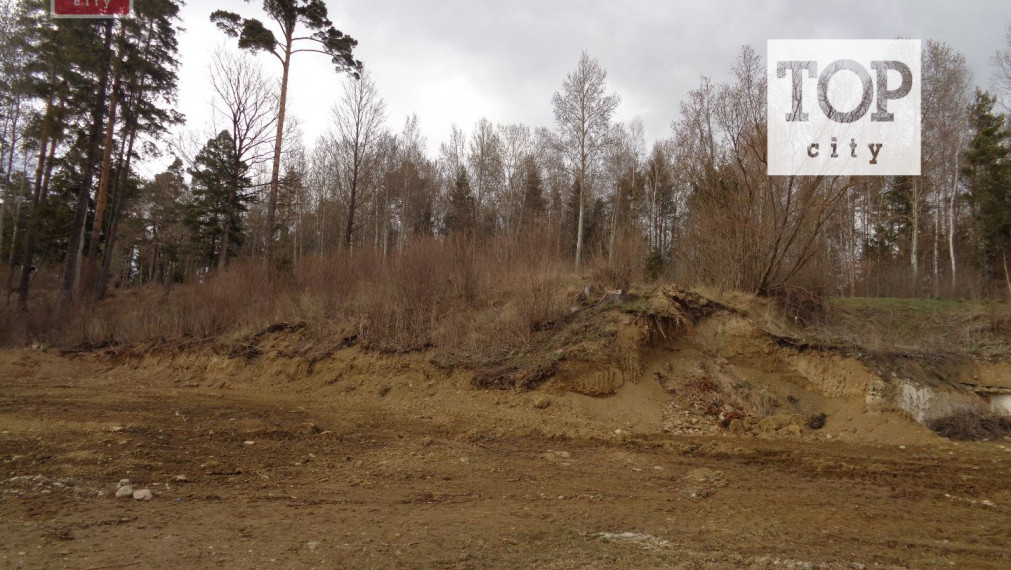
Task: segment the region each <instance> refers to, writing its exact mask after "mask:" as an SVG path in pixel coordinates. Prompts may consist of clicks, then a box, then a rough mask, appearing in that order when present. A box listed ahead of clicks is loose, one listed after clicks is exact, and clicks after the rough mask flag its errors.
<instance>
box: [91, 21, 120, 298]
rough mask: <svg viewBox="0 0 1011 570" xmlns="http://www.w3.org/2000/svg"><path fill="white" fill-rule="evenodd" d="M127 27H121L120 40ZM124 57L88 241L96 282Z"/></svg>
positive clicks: (115, 74) (115, 79)
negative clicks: (99, 243) (99, 244)
mask: <svg viewBox="0 0 1011 570" xmlns="http://www.w3.org/2000/svg"><path fill="white" fill-rule="evenodd" d="M124 29H125V28H120V34H119V37H120V41H122V39H123V35H124V32H123V30H124ZM122 76H123V74H122V58H121V57H119V56H117V57H116V61H115V64H114V66H113V80H112V93H111V94H110V95H109V117H108V120H107V124H106V127H105V143H104V149H103V153H102V173H101V175H100V176H99V179H98V194H97V195H96V196H95V219H94V221H93V222H92V224H91V241H90V242H89V243H88V268H87V271H86V276H85V277H86V278H85V282H86V283H87V286H91V285H92V284H94V279H95V276H96V273H97V270H98V242H99V240H100V239H101V237H102V228H103V227H104V224H105V208H106V202H108V201H109V177H110V176H111V173H112V141H113V135H114V134H115V131H116V111H117V110H118V109H117V107H118V105H119V87H120V82H121V80H122Z"/></svg>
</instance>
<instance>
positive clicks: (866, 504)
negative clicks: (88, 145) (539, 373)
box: [0, 320, 1011, 569]
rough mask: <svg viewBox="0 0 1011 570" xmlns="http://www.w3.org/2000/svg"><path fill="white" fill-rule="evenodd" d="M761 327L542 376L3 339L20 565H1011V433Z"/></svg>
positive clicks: (1, 559) (4, 493) (13, 524)
mask: <svg viewBox="0 0 1011 570" xmlns="http://www.w3.org/2000/svg"><path fill="white" fill-rule="evenodd" d="M740 326H741V323H739V322H735V321H732V320H723V321H714V322H713V324H712V325H708V328H707V327H699V328H697V329H696V330H695V331H694V333H693V334H694V336H695V337H696V338H695V339H694V340H692V341H691V342H687V341H685V342H681V341H678V342H679V343H681V344H678V343H674V344H667V345H663V346H656V347H654V348H651V349H645V350H644V351H643V353H642V355H641V356H637V358H639V359H640V361H639V362H637V363H635V362H633V363H625V364H624V365H625V366H627V367H628V369H630V370H631V369H636V371H637V372H638V375H637V376H636V377H635V378H623V377H621V370H620V368H621V365H620V363H618V364H616V365H615V370H613V371H608V370H607V369H606V367H605V368H601V369H600V370H597V371H595V372H594V371H587V372H594V373H595V374H598V375H599V376H592V375H590V376H586V375H585V374H584V376H583V377H582V378H583V380H579V378H578V377H577V375H576V372H574V370H575V368H572V369H566V368H565V367H562V369H560V370H559V373H558V374H557V375H556V376H555V377H554V378H553V379H551V380H548V381H547V382H545V383H544V384H543V385H542V386H541V387H540V389H538V390H534V391H493V390H484V389H478V388H476V387H475V386H474V385H473V382H472V380H473V374H471V373H467V372H464V371H453V370H447V369H444V368H439V367H437V366H435V365H433V364H431V362H430V361H429V359H427V358H426V356H425V355H423V354H417V355H406V356H386V355H377V354H372V353H367V352H363V351H361V350H359V349H357V348H355V347H349V348H344V349H341V350H339V351H337V352H335V353H333V354H330V355H328V356H327V357H326V358H324V359H321V360H318V361H316V362H311V361H310V363H308V364H307V363H306V362H305V361H304V360H299V359H298V358H292V357H289V356H284V355H283V354H282V353H283V352H284V351H283V350H281V349H282V348H283V347H284V346H285V342H287V341H284V340H283V338H282V337H280V336H279V337H277V338H276V339H274V340H269V339H268V340H264V342H263V343H262V344H261V346H262V347H263V348H264V350H263V351H262V353H261V354H260V355H259V356H257V357H256V358H252V359H250V358H246V357H243V356H233V357H228V356H227V355H220V354H214V353H213V352H211V351H206V350H201V349H186V350H179V351H175V352H160V353H159V352H157V351H147V352H137V353H132V354H123V355H120V356H110V355H108V354H106V355H79V356H59V355H56V354H52V353H48V352H43V351H20V352H5V353H2V354H0V567H3V568H63V567H66V568H93V569H97V568H164V567H172V566H174V567H179V568H206V567H226V568H313V567H315V568H336V567H347V568H356V567H357V568H374V567H378V568H387V567H389V568H392V567H399V568H403V567H406V568H432V567H435V568H488V567H496V568H503V567H507V568H508V567H515V568H520V567H547V568H585V567H591V568H592V567H596V568H616V567H623V568H651V567H655V568H864V567H866V568H876V567H878V568H887V567H893V568H899V567H900V568H952V567H957V568H994V569H997V568H1008V567H1011V531H1009V530H1008V529H1011V508H1009V507H1011V485H1009V484H1008V480H1009V476H1011V444H1009V442H1006V441H998V442H984V443H971V444H968V443H963V444H956V443H953V442H950V441H947V440H944V439H941V438H939V437H937V436H935V435H933V434H932V433H930V432H929V431H928V430H926V429H925V428H923V427H922V426H921V425H920V424H917V423H916V422H915V421H913V419H912V418H910V417H909V414H906V413H904V412H901V411H900V410H896V409H893V408H889V407H887V406H886V407H881V406H878V405H875V404H873V403H872V404H868V403H867V394H866V393H865V390H862V389H857V388H856V387H855V384H853V382H857V383H859V382H860V380H859V378H863V377H862V376H861V374H863V372H861V371H859V370H849V368H847V367H846V366H837V365H833V364H832V363H831V362H829V363H828V364H826V363H825V362H822V361H820V360H818V359H815V360H812V361H805V362H803V363H799V364H798V363H797V362H794V363H793V364H791V363H790V362H791V361H790V360H789V358H787V357H786V356H783V357H782V358H780V357H778V356H777V358H775V359H770V358H769V356H770V355H776V354H779V353H776V352H775V351H774V350H773V349H771V348H769V347H768V346H767V345H766V344H764V343H765V340H763V339H762V338H759V337H755V336H754V335H753V334H752V333H751V332H749V331H747V330H744V331H741V330H737V332H734V330H731V329H735V327H737V328H738V329H739V328H740ZM721 327H722V328H721ZM707 335H709V337H711V338H721V339H726V338H730V337H733V336H734V335H736V336H737V337H738V338H743V339H748V338H751V339H756V340H755V342H753V343H751V344H748V343H737V344H735V345H734V346H733V347H729V348H727V349H726V350H725V351H724V352H723V353H722V354H714V353H713V350H714V345H708V344H706V342H707V341H706V340H705V339H706V338H709V337H707ZM721 342H722V341H721ZM271 343H273V344H271ZM720 346H724V344H721V345H720ZM727 346H729V345H727ZM767 351H768V354H767ZM781 356H782V355H781ZM798 358H799V357H798ZM805 358H808V357H805ZM819 358H821V357H819ZM825 358H828V357H825ZM808 360H810V358H808ZM582 366H586V365H585V364H584V365H582ZM567 370H568V371H567ZM798 370H807V371H808V372H809V373H808V374H807V376H804V375H803V374H800V373H799V372H797V371H798ZM818 370H821V371H823V372H824V371H831V370H849V372H847V373H846V374H830V375H829V376H831V379H833V380H832V381H826V382H825V387H823V388H817V387H816V386H814V384H816V383H817V382H816V381H815V380H816V379H817V378H818V374H817V371H818ZM733 375H736V376H733ZM586 378H591V379H590V380H586ZM846 378H849V379H850V380H846ZM853 378H857V379H858V380H853ZM812 379H815V380H812ZM576 380H578V381H579V382H583V384H584V385H583V386H582V388H580V387H579V386H574V385H573V384H572V382H573V381H576ZM727 384H730V387H729V390H728V389H727V388H726V385H727ZM735 386H736V388H735ZM574 388H575V389H574ZM591 394H597V395H591ZM790 396H792V398H791V397H790ZM717 403H718V404H719V407H718V408H715V407H714V406H716V404H717ZM762 406H767V407H768V406H774V407H775V408H776V409H775V410H767V411H770V412H773V411H774V412H775V413H771V414H770V415H768V416H766V417H760V415H759V413H760V412H761V410H760V408H761V407H762ZM735 410H740V411H741V412H740V414H739V415H735V414H737V413H738V412H736V411H735ZM791 410H792V413H791ZM818 410H821V411H825V412H826V413H827V415H828V420H827V422H826V425H825V426H824V427H823V428H822V429H819V430H813V429H811V428H810V427H808V426H807V425H806V424H805V422H804V419H805V418H806V417H807V416H808V414H809V413H812V412H815V411H818ZM721 414H722V415H723V418H721V417H720V415H721ZM728 418H729V419H730V421H726V420H727V419H728ZM735 422H736V423H735ZM724 424H726V426H727V427H724ZM730 426H733V427H732V428H731V427H730ZM830 436H831V437H830ZM122 479H129V480H130V482H131V485H132V486H133V487H135V488H136V489H149V490H151V491H152V492H153V499H152V500H150V501H134V500H132V499H116V498H114V494H115V492H116V490H117V483H118V482H119V481H120V480H122Z"/></svg>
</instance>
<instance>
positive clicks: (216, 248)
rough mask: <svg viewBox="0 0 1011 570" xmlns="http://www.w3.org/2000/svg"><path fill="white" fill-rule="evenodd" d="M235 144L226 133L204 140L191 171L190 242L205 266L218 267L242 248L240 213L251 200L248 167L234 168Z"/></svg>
mask: <svg viewBox="0 0 1011 570" xmlns="http://www.w3.org/2000/svg"><path fill="white" fill-rule="evenodd" d="M234 153H235V143H234V141H233V140H232V135H231V133H229V132H228V131H221V133H219V134H218V136H216V137H214V138H212V139H210V140H208V141H207V144H206V145H204V148H203V149H201V150H200V152H199V153H198V154H197V156H196V159H195V160H194V165H193V168H191V169H190V175H191V176H192V177H193V179H192V189H193V200H192V202H191V203H190V204H189V206H188V208H187V212H186V223H187V225H188V226H189V227H190V229H191V231H192V235H191V242H192V244H193V247H194V252H195V253H196V255H197V257H198V259H200V260H201V262H202V263H203V264H204V265H205V266H206V267H207V268H210V267H213V266H215V265H218V266H221V265H222V264H223V259H222V258H224V259H227V258H228V257H233V256H235V255H236V254H237V253H238V248H239V247H240V246H241V245H242V242H243V239H244V236H245V232H244V229H243V226H242V214H243V213H244V212H245V211H246V210H247V209H248V206H247V204H248V203H249V201H250V199H251V197H250V196H249V195H248V194H247V193H245V192H243V191H242V190H243V189H248V188H249V177H248V166H247V165H246V164H245V163H240V164H239V167H238V169H236V168H235V166H234V164H235V163H234Z"/></svg>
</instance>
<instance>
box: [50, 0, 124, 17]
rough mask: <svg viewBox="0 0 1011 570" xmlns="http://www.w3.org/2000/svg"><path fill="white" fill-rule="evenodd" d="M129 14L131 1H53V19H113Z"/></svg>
mask: <svg viewBox="0 0 1011 570" xmlns="http://www.w3.org/2000/svg"><path fill="white" fill-rule="evenodd" d="M131 12H133V0H53V17H54V18H115V17H123V16H129V15H130V14H131Z"/></svg>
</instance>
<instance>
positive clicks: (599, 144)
mask: <svg viewBox="0 0 1011 570" xmlns="http://www.w3.org/2000/svg"><path fill="white" fill-rule="evenodd" d="M620 103H621V97H619V96H618V95H616V94H613V93H611V94H608V93H607V71H605V70H604V68H602V67H601V66H600V63H599V62H598V61H597V60H596V59H594V58H591V57H590V54H588V53H587V52H585V51H584V52H583V53H582V55H581V56H580V58H579V64H578V65H577V66H576V69H575V70H574V71H572V72H571V73H569V74H568V76H566V78H565V81H564V82H563V83H562V89H561V91H556V92H555V94H554V96H552V98H551V105H552V107H553V108H554V115H555V124H556V126H557V128H558V138H559V142H560V145H561V147H562V149H564V152H565V155H566V158H567V161H568V163H569V168H570V170H571V172H572V174H573V177H574V178H575V182H576V188H577V191H578V193H579V195H578V206H577V207H578V211H579V213H578V221H577V225H576V270H577V271H578V270H579V269H580V268H581V267H582V263H583V233H584V231H583V230H584V226H585V218H586V199H587V194H589V193H590V192H591V184H592V177H591V175H592V173H593V171H594V170H595V169H596V167H597V166H598V164H599V162H600V160H601V159H602V156H603V153H604V150H605V148H606V145H607V140H608V135H609V133H610V125H611V117H613V116H614V112H615V110H616V109H617V108H618V105H619V104H620Z"/></svg>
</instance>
